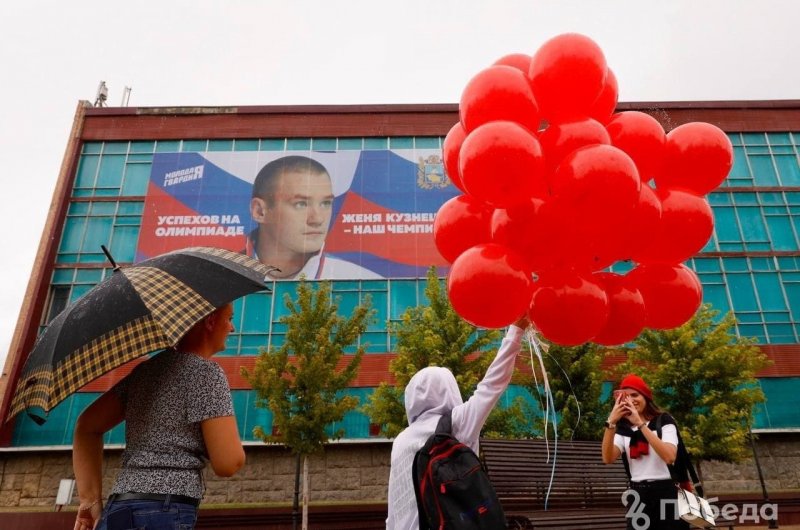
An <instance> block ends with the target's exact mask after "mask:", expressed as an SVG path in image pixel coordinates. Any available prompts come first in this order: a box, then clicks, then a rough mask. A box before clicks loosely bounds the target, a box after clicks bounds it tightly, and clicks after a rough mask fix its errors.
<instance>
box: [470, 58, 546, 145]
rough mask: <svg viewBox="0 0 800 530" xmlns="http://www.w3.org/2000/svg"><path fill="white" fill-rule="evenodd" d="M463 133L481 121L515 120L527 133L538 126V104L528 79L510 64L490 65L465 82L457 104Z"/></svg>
mask: <svg viewBox="0 0 800 530" xmlns="http://www.w3.org/2000/svg"><path fill="white" fill-rule="evenodd" d="M459 115H460V116H461V124H462V125H463V126H464V130H465V131H467V133H470V132H472V131H474V130H475V129H476V128H478V127H480V126H481V125H483V124H484V123H488V122H490V121H497V120H507V121H515V122H517V123H519V124H520V125H522V126H524V127H526V128H527V129H528V130H530V131H531V132H536V131H537V130H538V129H539V106H538V105H537V104H536V100H535V99H533V91H532V90H531V85H530V83H529V82H528V78H527V77H526V76H525V74H524V73H523V72H521V71H520V70H519V69H518V68H514V67H513V66H505V65H498V66H490V67H489V68H486V69H485V70H482V71H480V72H478V74H477V75H475V77H473V78H472V79H470V81H469V82H468V83H467V86H466V88H464V92H463V93H462V94H461V103H460V104H459Z"/></svg>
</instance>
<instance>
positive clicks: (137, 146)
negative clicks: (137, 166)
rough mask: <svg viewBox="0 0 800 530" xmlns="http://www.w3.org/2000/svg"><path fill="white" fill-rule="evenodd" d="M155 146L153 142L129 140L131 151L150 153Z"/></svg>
mask: <svg viewBox="0 0 800 530" xmlns="http://www.w3.org/2000/svg"><path fill="white" fill-rule="evenodd" d="M155 148H156V143H155V142H142V141H134V142H131V153H152V152H153V151H154V150H155Z"/></svg>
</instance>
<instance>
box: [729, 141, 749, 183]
mask: <svg viewBox="0 0 800 530" xmlns="http://www.w3.org/2000/svg"><path fill="white" fill-rule="evenodd" d="M750 176H751V175H750V167H749V166H748V165H747V155H745V154H744V148H743V147H734V148H733V166H732V167H731V170H730V172H729V173H728V178H729V179H749V178H750Z"/></svg>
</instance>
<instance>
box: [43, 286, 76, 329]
mask: <svg viewBox="0 0 800 530" xmlns="http://www.w3.org/2000/svg"><path fill="white" fill-rule="evenodd" d="M69 294H70V287H68V286H60V285H59V286H56V287H53V288H52V290H51V291H50V309H49V311H48V312H47V320H46V323H49V322H50V321H51V320H53V319H54V318H55V317H56V316H57V315H58V314H59V313H60V312H61V311H63V310H64V308H66V307H67V303H68V302H69Z"/></svg>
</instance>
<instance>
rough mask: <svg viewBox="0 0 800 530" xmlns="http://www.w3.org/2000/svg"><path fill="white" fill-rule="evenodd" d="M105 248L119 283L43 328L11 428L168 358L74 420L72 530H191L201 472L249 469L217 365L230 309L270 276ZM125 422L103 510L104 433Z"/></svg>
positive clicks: (257, 266) (240, 260) (204, 254)
mask: <svg viewBox="0 0 800 530" xmlns="http://www.w3.org/2000/svg"><path fill="white" fill-rule="evenodd" d="M102 248H103V251H104V252H106V255H107V256H108V259H109V261H110V262H111V264H112V266H113V273H112V274H111V276H110V277H108V278H106V279H105V280H104V281H102V282H101V283H100V284H98V285H97V286H95V287H94V288H93V289H91V290H90V291H89V292H87V293H86V294H85V295H83V296H82V297H81V298H79V299H78V300H76V301H75V302H74V303H73V304H71V305H70V306H69V307H67V308H66V309H65V310H64V311H62V312H61V313H59V314H58V315H57V316H56V317H55V318H54V319H53V320H51V321H50V322H48V324H47V328H46V329H45V330H44V331H43V332H42V334H41V335H40V336H39V338H38V339H37V341H36V344H35V345H34V347H33V349H32V350H31V352H30V353H29V355H28V358H27V360H26V361H25V366H24V368H23V371H22V374H21V375H20V380H19V383H18V384H17V390H16V392H15V394H14V399H13V401H12V403H11V413H10V416H9V418H11V417H13V416H14V415H16V414H18V413H20V412H22V411H23V410H25V411H27V414H28V416H30V418H31V419H32V420H33V421H34V422H35V423H37V424H39V425H41V424H43V423H44V422H45V421H46V420H47V415H48V414H49V412H50V411H51V410H52V409H53V408H54V407H56V406H57V405H58V404H59V403H61V402H62V401H63V400H64V399H66V398H67V397H68V396H69V395H70V394H71V393H73V392H76V391H77V390H79V389H80V388H82V387H84V386H85V385H86V384H88V383H90V382H91V381H93V380H95V379H97V378H98V377H100V376H102V375H103V374H105V373H107V372H109V371H111V370H113V369H115V368H117V367H118V366H121V365H123V364H125V363H127V362H129V361H132V360H134V359H137V358H139V357H143V356H146V355H150V354H153V353H157V352H161V353H158V354H157V355H156V356H155V357H152V358H150V359H149V360H147V361H146V362H144V363H142V364H140V365H139V366H137V367H136V369H134V371H133V372H132V373H131V374H130V375H129V376H128V377H127V378H125V379H124V380H123V381H121V382H120V383H119V384H117V385H116V386H115V387H113V388H112V389H111V390H109V391H108V392H106V393H105V394H103V396H101V397H100V398H99V399H98V400H97V402H96V403H94V404H92V405H90V406H89V408H87V409H86V410H85V411H84V412H83V413H82V414H81V416H80V417H79V418H78V421H77V423H76V427H75V434H74V440H73V467H74V471H75V479H76V481H77V485H78V494H79V498H80V506H79V511H78V516H77V518H76V520H75V528H76V530H77V529H80V530H91V529H92V528H95V527H96V528H101V529H105V530H111V529H115V528H125V529H128V528H133V527H136V528H149V529H153V528H177V527H180V528H192V527H193V526H194V521H195V519H196V517H197V506H198V505H199V504H200V499H201V498H202V497H203V479H202V472H203V469H204V467H205V466H206V464H207V463H208V462H210V463H211V467H212V468H213V470H214V471H215V472H216V473H217V474H218V475H222V476H230V475H233V474H234V473H236V471H238V470H239V468H241V467H242V465H243V464H244V450H243V449H242V443H241V440H240V438H239V432H238V429H237V425H236V420H235V418H234V410H233V405H232V400H231V393H230V387H229V386H228V382H227V379H226V377H225V373H224V371H223V370H222V368H221V367H220V366H219V365H218V364H217V363H215V362H213V361H211V360H210V359H211V357H212V356H213V355H214V354H216V353H217V352H220V351H222V350H224V349H225V342H226V339H227V337H228V335H229V334H230V333H231V332H232V331H233V322H232V316H233V307H232V306H231V302H233V301H234V300H236V299H237V298H239V297H242V296H245V295H248V294H251V293H257V292H259V291H265V290H266V291H268V290H269V289H268V288H267V285H266V282H267V278H268V275H269V273H270V272H271V271H272V270H273V269H274V267H272V266H268V265H264V264H262V263H260V262H259V261H258V260H255V259H253V258H250V257H247V256H245V255H243V254H241V253H238V252H232V251H229V250H224V249H219V248H211V247H191V248H185V249H180V250H175V251H172V252H168V253H166V254H162V255H160V256H155V257H153V258H149V259H147V260H145V261H142V262H140V263H137V264H135V265H130V266H127V267H123V268H121V267H118V266H117V264H116V262H115V261H114V259H113V258H112V257H111V254H110V253H109V252H108V250H107V249H106V248H105V247H102ZM42 413H44V414H42ZM123 420H125V421H126V429H125V430H126V432H125V443H126V449H125V452H124V453H123V456H122V471H121V473H120V474H119V476H118V477H117V481H116V483H115V485H114V488H113V489H112V491H111V496H110V497H109V501H110V502H109V504H108V506H106V508H105V511H102V507H103V506H102V505H103V501H102V495H103V492H102V477H101V472H102V460H103V435H104V433H106V432H107V431H108V430H110V429H111V428H113V427H114V426H115V425H117V424H119V423H120V422H122V421H123ZM101 512H102V516H101ZM178 520H180V521H181V522H180V523H178V522H177V521H178Z"/></svg>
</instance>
